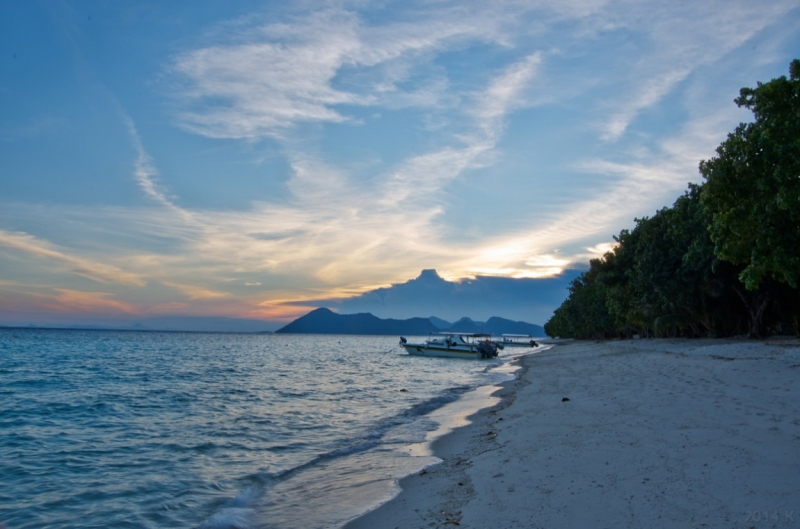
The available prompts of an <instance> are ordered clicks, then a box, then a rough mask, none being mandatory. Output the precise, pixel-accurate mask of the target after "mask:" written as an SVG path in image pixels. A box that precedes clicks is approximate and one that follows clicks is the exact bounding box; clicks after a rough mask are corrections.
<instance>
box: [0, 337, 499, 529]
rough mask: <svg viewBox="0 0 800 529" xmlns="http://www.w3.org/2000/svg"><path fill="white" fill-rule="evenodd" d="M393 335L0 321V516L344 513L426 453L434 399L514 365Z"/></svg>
mask: <svg viewBox="0 0 800 529" xmlns="http://www.w3.org/2000/svg"><path fill="white" fill-rule="evenodd" d="M396 343H397V337H394V336H377V337H376V336H327V335H323V336H319V335H317V336H314V335H252V334H205V333H177V332H132V331H120V332H116V331H78V330H38V329H0V382H2V384H0V483H2V485H0V523H2V524H5V526H6V528H7V529H27V528H68V527H69V528H73V527H74V528H77V527H81V528H92V527H117V528H126V527H130V528H156V527H180V528H194V527H197V528H233V527H237V528H253V529H256V528H258V529H271V528H280V529H291V528H297V529H300V528H302V529H310V528H316V527H330V528H335V527H340V526H341V525H342V524H343V523H344V522H346V521H348V520H350V519H352V518H353V517H354V516H355V515H357V514H359V513H361V512H363V511H364V510H366V509H367V508H369V507H370V506H373V505H375V504H377V503H380V502H382V501H384V500H385V499H386V498H387V497H388V496H390V495H391V494H392V492H393V481H394V480H395V479H396V478H398V477H401V476H403V475H407V474H408V473H411V472H415V471H417V470H419V469H420V468H422V467H424V466H425V465H427V464H430V463H431V462H432V461H434V460H433V459H432V458H431V456H430V455H429V454H425V453H421V452H419V451H418V450H417V451H415V450H410V449H409V446H410V445H414V443H421V442H423V441H425V439H426V437H430V435H429V434H430V432H432V431H434V430H436V429H437V427H439V426H440V425H439V424H438V422H437V420H436V419H435V417H434V416H431V415H430V412H432V411H433V410H436V409H437V408H440V407H441V406H443V405H445V404H446V403H448V402H452V401H455V400H456V399H458V398H459V396H461V395H464V394H465V393H466V392H467V391H468V390H470V389H472V388H475V387H478V386H484V385H489V384H494V383H497V382H500V381H501V380H505V379H507V378H508V376H509V375H508V370H507V369H506V368H507V363H508V359H509V356H507V355H509V353H508V352H506V355H501V357H500V358H499V359H496V360H492V361H481V362H479V361H467V360H452V359H434V358H420V357H411V356H408V355H406V354H405V352H404V351H403V350H402V349H401V348H399V347H397V346H396Z"/></svg>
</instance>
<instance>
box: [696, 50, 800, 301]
mask: <svg viewBox="0 0 800 529" xmlns="http://www.w3.org/2000/svg"><path fill="white" fill-rule="evenodd" d="M735 101H736V104H737V105H739V106H740V107H744V108H748V109H750V110H752V111H753V114H754V116H755V120H754V121H753V122H752V123H742V124H740V125H739V126H738V127H736V130H735V131H734V132H732V133H731V134H729V135H728V138H727V139H726V140H725V141H724V142H722V144H721V145H720V146H719V147H718V148H717V156H715V157H714V158H712V159H710V160H706V161H703V162H701V163H700V172H701V173H702V175H703V177H704V178H705V179H706V182H705V185H704V186H703V191H702V193H701V200H702V203H703V206H704V207H705V208H706V210H707V211H708V213H709V215H710V216H711V223H710V224H709V227H708V229H709V232H710V234H711V239H712V241H713V242H714V251H715V253H716V255H717V256H718V257H719V258H720V259H725V260H726V261H730V262H731V263H734V264H740V265H744V270H743V271H742V273H741V279H742V281H743V282H744V284H745V286H746V287H747V288H748V290H755V289H757V288H758V287H759V286H760V285H761V284H762V282H763V281H764V280H765V279H766V278H772V279H774V280H776V281H779V282H782V283H786V284H788V285H790V286H792V287H793V288H797V286H798V281H800V60H794V61H792V64H791V66H790V78H789V79H787V78H786V77H779V78H777V79H773V80H772V81H770V82H768V83H765V84H761V83H758V86H757V87H756V88H742V89H741V92H740V95H739V97H738V98H737V99H736V100H735Z"/></svg>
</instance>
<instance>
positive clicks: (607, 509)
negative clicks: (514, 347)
mask: <svg viewBox="0 0 800 529" xmlns="http://www.w3.org/2000/svg"><path fill="white" fill-rule="evenodd" d="M521 361H522V363H523V370H522V372H521V373H520V376H519V377H518V378H517V379H515V380H514V381H511V382H508V383H506V384H505V385H504V388H503V389H501V390H500V393H499V394H500V395H501V396H502V400H501V402H500V403H499V404H498V405H497V406H495V407H493V408H490V409H485V410H482V411H481V412H479V413H478V414H477V415H476V416H474V417H473V423H472V424H471V425H469V426H466V427H464V428H461V429H458V430H456V431H455V432H453V433H452V434H450V435H448V436H446V437H444V438H442V439H441V440H439V441H437V442H436V443H435V445H434V452H435V453H436V455H437V456H439V457H440V458H442V459H443V462H442V463H440V464H438V465H436V466H433V467H430V468H428V469H426V470H424V471H422V472H421V473H419V474H415V475H412V476H410V477H408V478H406V479H404V480H402V481H401V483H400V485H401V487H402V489H403V491H402V492H401V493H400V495H399V496H397V497H396V498H395V499H394V500H392V501H390V502H389V503H387V504H385V505H383V506H381V507H379V508H378V509H376V510H374V511H372V512H370V513H367V514H365V515H364V516H362V517H361V518H358V519H357V520H354V521H353V522H351V523H350V524H348V525H347V526H346V529H365V528H373V529H382V528H389V529H394V528H402V529H415V528H420V529H422V528H425V529H428V528H430V527H455V526H460V527H465V528H475V529H493V528H498V529H500V528H504V529H505V528H511V527H525V528H538V527H547V528H578V527H584V528H604V527H608V528H619V527H631V528H634V527H635V528H639V527H675V528H687V527H703V528H725V529H729V528H738V527H742V528H759V529H760V528H762V527H787V528H792V527H796V528H800V342H798V341H797V340H769V341H766V342H757V341H722V340H632V341H612V342H600V343H595V342H574V343H571V344H569V345H561V346H558V347H555V348H553V349H552V350H549V351H545V352H543V353H541V354H536V355H531V356H527V357H524V358H523V359H522V360H521Z"/></svg>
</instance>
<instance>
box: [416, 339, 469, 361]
mask: <svg viewBox="0 0 800 529" xmlns="http://www.w3.org/2000/svg"><path fill="white" fill-rule="evenodd" d="M403 349H405V350H406V351H407V352H408V354H410V355H414V356H430V357H434V358H463V359H465V360H480V359H481V355H480V353H478V352H477V350H470V349H466V348H463V349H460V348H456V347H451V348H449V349H448V348H445V347H442V348H439V347H431V346H430V345H427V344H413V343H409V344H403Z"/></svg>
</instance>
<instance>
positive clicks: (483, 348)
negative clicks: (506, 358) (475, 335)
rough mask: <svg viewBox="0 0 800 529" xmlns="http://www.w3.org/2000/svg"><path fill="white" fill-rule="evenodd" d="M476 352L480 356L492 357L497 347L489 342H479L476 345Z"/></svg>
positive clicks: (495, 354)
mask: <svg viewBox="0 0 800 529" xmlns="http://www.w3.org/2000/svg"><path fill="white" fill-rule="evenodd" d="M478 352H479V353H480V354H481V358H494V357H495V356H497V347H493V346H492V344H491V343H487V342H481V343H480V345H478Z"/></svg>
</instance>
